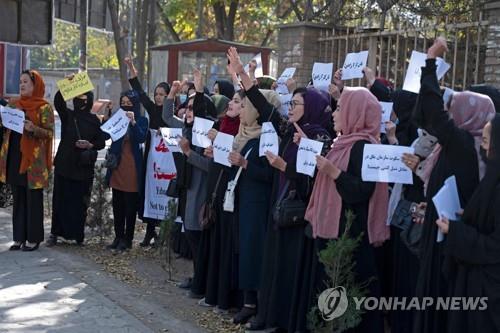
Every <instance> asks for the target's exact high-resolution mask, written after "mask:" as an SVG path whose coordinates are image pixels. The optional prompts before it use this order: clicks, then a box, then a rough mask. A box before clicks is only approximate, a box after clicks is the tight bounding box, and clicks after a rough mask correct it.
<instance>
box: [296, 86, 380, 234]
mask: <svg viewBox="0 0 500 333" xmlns="http://www.w3.org/2000/svg"><path fill="white" fill-rule="evenodd" d="M339 104H340V114H339V117H340V122H341V123H342V124H343V127H344V128H343V129H342V135H340V136H338V137H337V138H336V139H335V141H334V142H333V145H332V149H331V150H330V151H329V152H328V154H327V155H326V158H327V159H328V160H329V161H330V162H332V163H333V164H334V165H335V166H337V167H338V168H339V169H340V170H341V171H343V172H345V171H347V167H348V165H349V159H350V155H351V149H352V147H353V146H354V144H355V143H356V142H358V141H368V142H369V143H372V144H378V143H380V142H379V141H380V140H379V136H380V121H381V117H382V115H381V113H380V104H379V102H378V101H377V99H376V98H375V96H373V95H372V93H370V91H369V90H368V89H366V88H362V87H356V88H349V87H346V88H344V90H343V92H342V95H341V96H340V99H339ZM387 205H388V188H387V184H386V183H376V184H375V190H374V192H373V194H372V196H371V198H370V201H369V206H368V221H367V223H368V226H367V229H368V239H369V241H370V244H374V243H379V242H383V241H385V240H387V239H389V228H388V227H387V226H386V220H387V210H386V209H385V207H387ZM341 215H342V197H341V196H340V194H339V192H338V190H337V186H336V184H335V181H333V180H332V178H330V176H328V175H326V174H324V173H322V172H319V173H318V175H317V177H316V182H315V184H314V188H313V192H312V195H311V199H310V201H309V205H308V207H307V210H306V215H305V218H306V220H307V221H309V222H310V223H311V226H312V229H313V236H314V237H321V238H326V239H335V238H337V237H338V234H339V226H340V217H341Z"/></svg>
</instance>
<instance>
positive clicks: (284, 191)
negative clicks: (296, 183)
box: [276, 180, 290, 205]
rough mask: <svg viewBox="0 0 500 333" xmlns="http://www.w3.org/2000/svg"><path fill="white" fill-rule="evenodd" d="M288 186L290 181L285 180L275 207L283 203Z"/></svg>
mask: <svg viewBox="0 0 500 333" xmlns="http://www.w3.org/2000/svg"><path fill="white" fill-rule="evenodd" d="M289 186H290V180H287V181H286V183H285V187H284V188H283V191H282V192H281V194H280V196H279V198H278V201H276V205H279V204H280V203H281V201H283V198H284V197H285V194H286V191H287V190H288V187H289Z"/></svg>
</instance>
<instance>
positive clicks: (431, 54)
mask: <svg viewBox="0 0 500 333" xmlns="http://www.w3.org/2000/svg"><path fill="white" fill-rule="evenodd" d="M445 52H448V45H447V44H446V39H445V38H444V37H438V38H436V40H435V41H434V44H432V46H431V47H429V50H427V58H428V59H435V58H437V57H442V56H443V54H444V53H445Z"/></svg>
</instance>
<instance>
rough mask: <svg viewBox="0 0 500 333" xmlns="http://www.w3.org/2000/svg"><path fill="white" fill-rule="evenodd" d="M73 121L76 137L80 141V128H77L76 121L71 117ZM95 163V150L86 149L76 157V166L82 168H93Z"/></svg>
mask: <svg viewBox="0 0 500 333" xmlns="http://www.w3.org/2000/svg"><path fill="white" fill-rule="evenodd" d="M73 121H74V123H75V128H76V135H77V137H78V140H81V139H82V137H81V135H80V128H79V127H78V122H77V121H76V118H75V117H73ZM96 161H97V150H95V149H92V148H87V149H85V150H83V151H82V152H80V155H79V157H78V165H80V166H82V167H93V166H94V164H95V162H96Z"/></svg>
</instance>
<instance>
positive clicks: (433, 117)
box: [413, 39, 495, 333]
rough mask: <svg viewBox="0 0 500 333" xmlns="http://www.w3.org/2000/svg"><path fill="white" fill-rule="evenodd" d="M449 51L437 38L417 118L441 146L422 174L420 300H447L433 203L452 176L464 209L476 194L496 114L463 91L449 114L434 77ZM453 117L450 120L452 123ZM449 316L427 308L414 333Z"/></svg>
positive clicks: (442, 325)
mask: <svg viewBox="0 0 500 333" xmlns="http://www.w3.org/2000/svg"><path fill="white" fill-rule="evenodd" d="M445 50H446V43H445V42H444V41H443V40H442V39H438V40H436V42H435V43H434V45H433V46H432V47H431V48H430V49H429V50H428V53H427V60H426V66H425V67H423V68H422V77H421V87H420V94H419V97H418V101H417V106H416V109H415V114H414V119H415V120H416V121H417V122H418V123H419V125H420V127H421V128H423V129H425V130H426V131H427V132H429V134H431V135H433V136H435V137H437V139H438V143H439V144H438V145H437V146H436V148H435V149H434V151H433V152H432V153H431V154H430V155H429V157H428V158H427V161H426V167H425V170H424V172H423V174H422V176H421V177H422V178H423V180H424V184H425V185H424V188H425V189H426V193H425V195H426V211H425V218H424V222H423V223H424V225H423V230H422V238H421V241H420V242H421V258H420V272H419V276H418V279H417V288H416V296H417V297H441V296H442V297H445V296H447V295H448V285H447V283H446V281H445V280H444V276H443V274H442V268H443V264H444V261H443V259H444V257H443V250H444V246H445V244H446V240H444V241H443V242H439V243H438V242H436V239H437V233H438V228H437V226H436V224H435V221H436V220H437V218H438V215H437V212H436V208H435V206H434V204H433V202H432V198H433V197H434V195H435V194H436V193H437V192H438V191H439V190H440V189H441V187H442V186H443V185H444V182H445V180H446V179H447V178H449V177H450V176H453V175H454V176H455V177H456V182H457V186H458V194H459V199H460V205H461V206H462V207H464V206H465V205H466V204H467V203H468V201H469V199H470V198H471V196H472V193H473V192H474V189H475V188H476V186H477V184H478V182H479V175H480V168H479V165H478V164H479V163H478V157H477V155H478V151H476V145H478V144H479V140H480V138H479V137H478V133H479V135H480V133H481V131H482V128H483V127H484V125H485V124H486V123H487V122H488V121H489V120H490V119H491V118H492V117H493V115H494V114H495V111H494V106H493V103H492V102H491V100H490V99H489V98H488V97H486V96H484V95H480V94H475V93H472V92H463V93H457V94H454V96H453V97H452V101H451V104H450V109H449V111H448V112H446V111H444V106H443V99H442V96H441V91H440V88H439V83H438V79H437V76H436V59H435V58H436V57H437V56H441V55H442V53H443V52H444V51H445ZM450 118H452V119H450ZM446 316H447V312H445V311H435V310H434V309H427V310H425V311H417V312H416V314H415V317H414V328H413V332H415V333H419V332H422V333H433V332H436V333H437V332H444V331H446V323H447V318H446Z"/></svg>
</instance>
